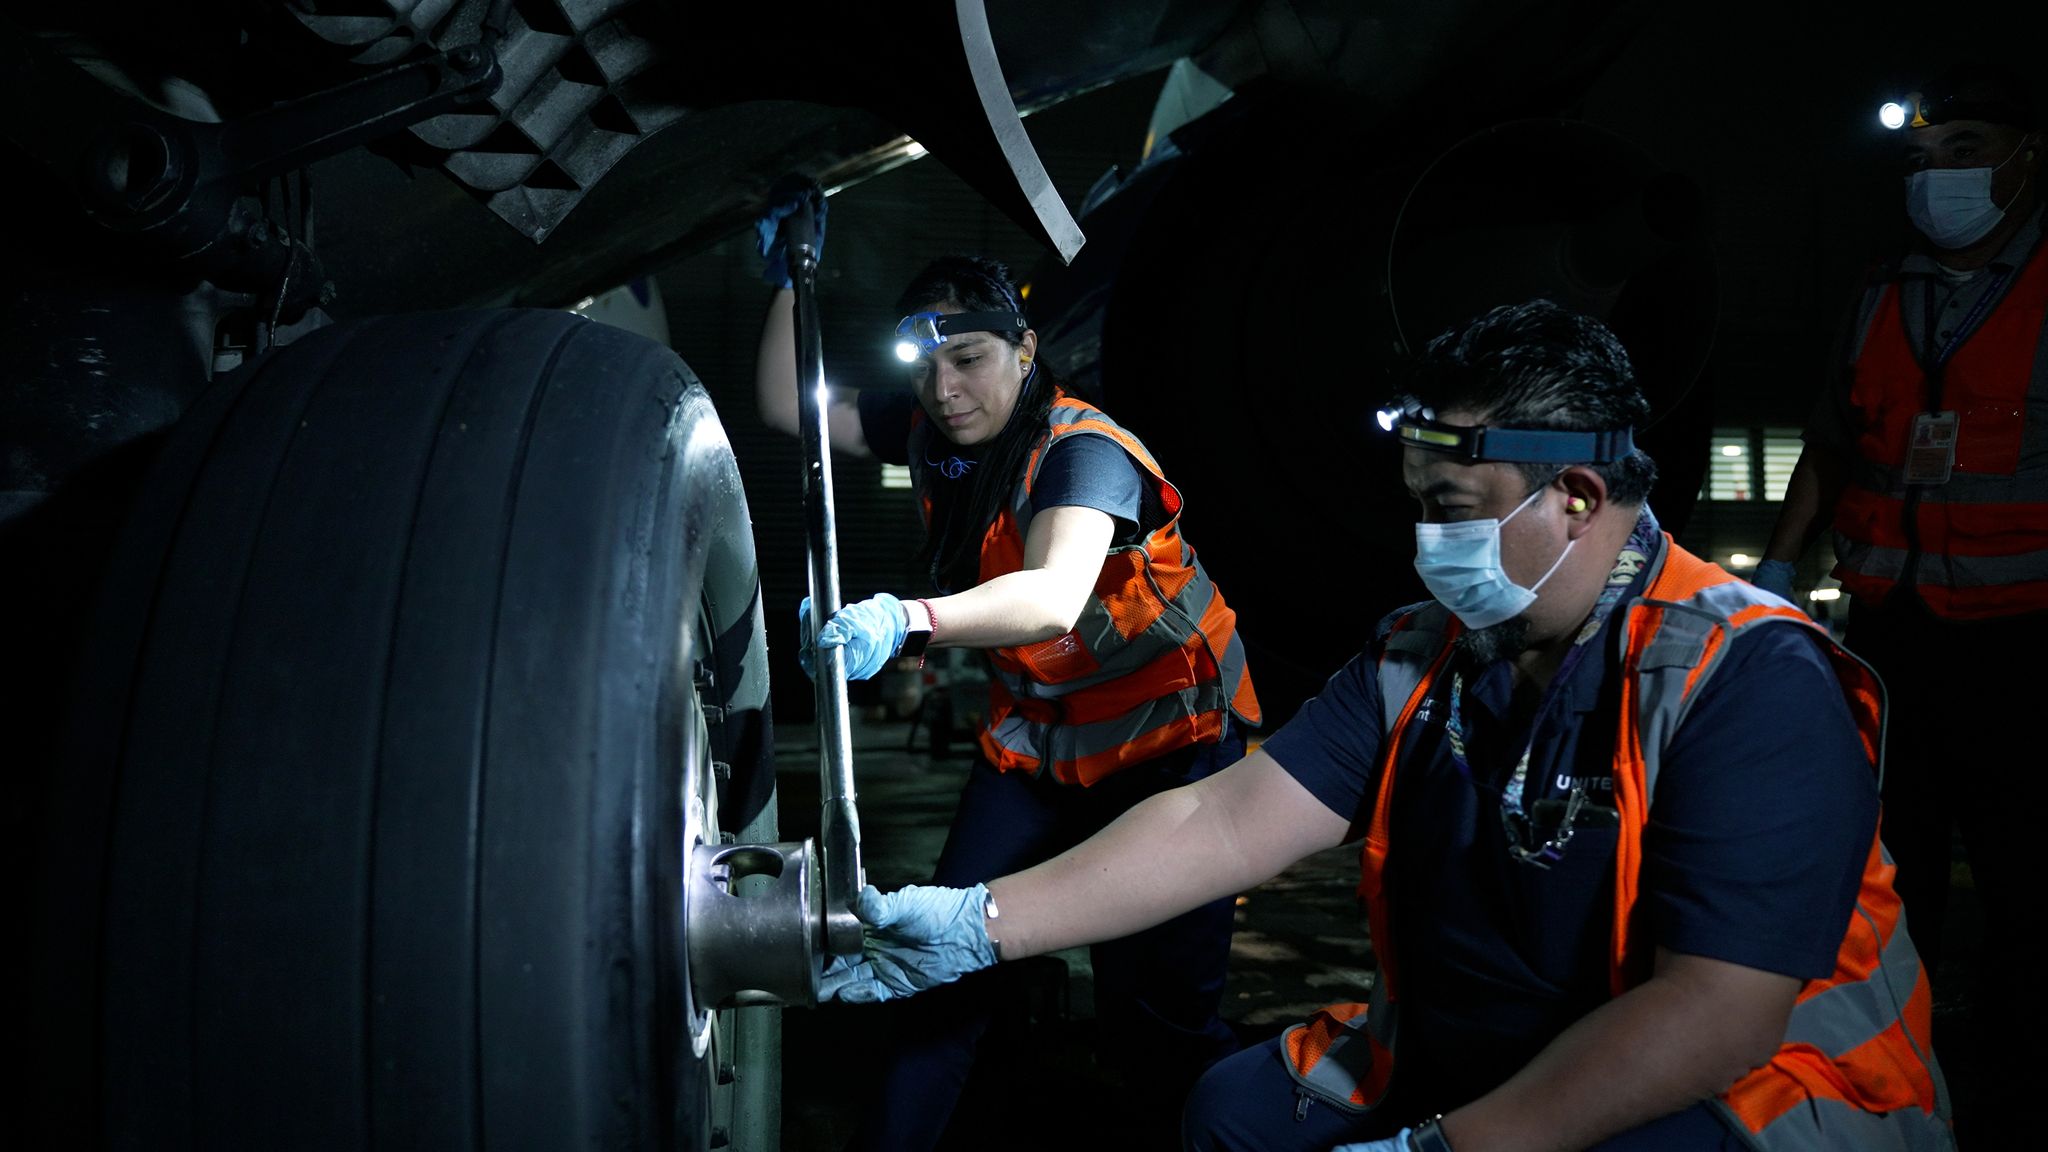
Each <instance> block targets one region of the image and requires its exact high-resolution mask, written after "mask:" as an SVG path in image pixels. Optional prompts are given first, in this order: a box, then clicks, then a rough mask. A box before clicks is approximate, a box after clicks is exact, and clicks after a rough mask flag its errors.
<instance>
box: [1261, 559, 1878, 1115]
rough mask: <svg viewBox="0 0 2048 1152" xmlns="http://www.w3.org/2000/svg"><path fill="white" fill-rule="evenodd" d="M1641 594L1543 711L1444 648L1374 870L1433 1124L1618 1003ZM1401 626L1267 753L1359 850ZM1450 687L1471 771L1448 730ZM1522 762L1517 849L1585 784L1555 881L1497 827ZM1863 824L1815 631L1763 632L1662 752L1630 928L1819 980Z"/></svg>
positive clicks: (1835, 941)
mask: <svg viewBox="0 0 2048 1152" xmlns="http://www.w3.org/2000/svg"><path fill="white" fill-rule="evenodd" d="M1660 546H1661V545H1660ZM1646 568H1647V566H1646ZM1638 583H1640V581H1638ZM1639 591H1640V589H1639V588H1631V589H1630V590H1629V591H1628V592H1627V593H1626V594H1625V596H1624V599H1623V601H1622V603H1621V604H1619V605H1618V606H1617V607H1616V608H1615V610H1614V611H1613V612H1612V613H1611V614H1610V615H1609V616H1608V617H1607V619H1606V621H1605V622H1604V623H1603V625H1602V626H1601V630H1600V632H1599V633H1598V634H1596V635H1595V637H1594V638H1593V639H1592V640H1590V641H1589V642H1588V643H1589V644H1590V645H1592V646H1591V647H1589V648H1587V649H1586V650H1585V652H1584V653H1583V655H1582V656H1581V657H1580V659H1579V660H1578V662H1577V663H1576V664H1575V665H1573V666H1571V667H1570V668H1569V669H1568V670H1567V671H1566V674H1565V675H1564V676H1562V677H1560V678H1559V679H1558V680H1557V681H1555V682H1553V683H1552V685H1551V686H1550V688H1549V690H1548V691H1547V692H1545V693H1543V694H1542V696H1541V698H1540V699H1536V698H1534V694H1533V693H1528V694H1527V696H1528V698H1525V699H1523V700H1521V701H1517V700H1515V699H1514V678H1513V669H1512V666H1511V665H1510V663H1509V662H1508V661H1504V660H1503V661H1497V662H1495V663H1494V664H1493V665H1492V666H1490V667H1474V666H1472V665H1473V661H1472V658H1471V657H1469V656H1467V655H1466V654H1464V653H1458V654H1455V655H1454V656H1453V657H1452V659H1451V661H1450V663H1449V664H1447V665H1446V668H1445V670H1444V673H1443V674H1442V675H1441V676H1440V677H1439V678H1438V679H1437V680H1436V682H1435V684H1434V685H1433V687H1432V690H1431V694H1430V697H1429V698H1428V699H1427V700H1426V701H1424V702H1423V704H1421V705H1420V706H1418V708H1417V712H1416V717H1415V719H1414V720H1412V721H1411V723H1410V731H1409V734H1408V736H1407V738H1406V739H1405V741H1404V753H1403V757H1402V763H1401V766H1400V769H1399V772H1398V774H1397V775H1396V778H1395V793H1394V798H1393V810H1392V815H1391V819H1392V827H1391V831H1390V836H1391V850H1390V854H1389V857H1388V871H1387V891H1388V899H1389V900H1390V901H1391V903H1390V905H1389V913H1390V916H1391V919H1392V923H1391V926H1390V929H1389V931H1390V932H1391V933H1392V935H1393V937H1394V940H1395V944H1394V947H1395V950H1396V955H1397V957H1398V960H1397V963H1398V964H1399V967H1400V981H1401V983H1400V988H1399V993H1400V997H1401V1023H1400V1028H1401V1040H1400V1046H1401V1062H1402V1066H1403V1077H1404V1080H1405V1081H1406V1082H1407V1083H1408V1085H1409V1086H1410V1087H1421V1085H1419V1084H1418V1083H1417V1078H1418V1077H1420V1078H1422V1079H1423V1080H1424V1081H1425V1082H1426V1083H1428V1084H1429V1085H1430V1086H1429V1087H1427V1088H1422V1090H1423V1091H1424V1092H1425V1093H1426V1094H1427V1095H1431V1096H1437V1097H1439V1098H1441V1099H1443V1100H1446V1101H1448V1103H1446V1104H1444V1105H1443V1106H1444V1107H1446V1108H1448V1107H1451V1106H1455V1105H1456V1104H1457V1103H1462V1102H1464V1101H1466V1100H1469V1099H1472V1098H1474V1097H1476V1096H1479V1095H1482V1094H1484V1093H1485V1092H1487V1091H1489V1090H1491V1089H1492V1088H1494V1087H1495V1086H1497V1085H1498V1084H1500V1083H1501V1082H1502V1081H1504V1080H1506V1079H1507V1078H1508V1077H1509V1076H1510V1075H1512V1074H1514V1073H1515V1072H1516V1071H1518V1070H1519V1069H1520V1068H1521V1067H1522V1066H1523V1065H1525V1064H1527V1063H1528V1062H1529V1060H1530V1059H1531V1058H1532V1057H1534V1056H1535V1055H1536V1053H1537V1052H1538V1051H1540V1050H1541V1049H1542V1048H1543V1047H1544V1046H1545V1045H1547V1044H1548V1043H1550V1041H1551V1040H1552V1039H1554V1038H1555V1037H1556V1036H1557V1034H1558V1033H1559V1032H1562V1031H1563V1030H1564V1029H1565V1028H1566V1027H1567V1026H1569V1025H1570V1024H1571V1023H1572V1022H1573V1021H1575V1020H1577V1019H1579V1018H1580V1017H1582V1016H1584V1015H1586V1014H1587V1013H1588V1012H1591V1011H1592V1010H1593V1009H1595V1008H1597V1007H1599V1006H1600V1005H1601V1004H1602V1003H1604V1002H1606V1001H1607V1000H1608V999H1609V993H1608V951H1609V945H1608V940H1609V927H1610V925H1611V923H1612V921H1613V910H1614V850H1615V844H1616V839H1617V836H1618V834H1619V833H1618V821H1617V820H1616V818H1615V814H1614V812H1613V804H1614V799H1613V779H1612V777H1613V760H1614V744H1615V738H1616V725H1617V718H1618V715H1619V703H1620V687H1621V683H1620V681H1621V677H1620V675H1619V671H1620V667H1621V656H1620V653H1619V651H1618V645H1619V636H1618V635H1617V628H1618V623H1619V621H1621V620H1622V619H1624V617H1625V615H1626V610H1627V601H1628V600H1629V599H1633V598H1634V596H1635V595H1637V594H1638V593H1639ZM1398 615H1400V614H1399V613H1397V614H1396V616H1398ZM1394 619H1395V617H1393V616H1390V617H1388V618H1387V620H1385V621H1382V622H1381V625H1380V627H1379V629H1378V630H1377V634H1376V636H1375V639H1374V641H1373V643H1372V646H1371V647H1370V648H1368V649H1367V650H1366V651H1365V652H1364V653H1361V654H1360V655H1359V656H1357V657H1356V658H1354V659H1353V660H1352V661H1351V662H1350V663H1349V664H1347V665H1346V666H1345V667H1344V668H1342V669H1341V670H1339V671H1338V672H1337V674H1336V675H1334V676H1332V677H1331V678H1330V681H1329V683H1328V684H1327V685H1326V686H1325V687H1324V689H1323V691H1322V692H1321V693H1320V694H1319V695H1318V696H1316V697H1315V698H1314V699H1312V700H1310V701H1309V702H1308V703H1306V704H1305V705H1303V706H1302V708H1301V710H1300V712H1298V713H1297V714H1296V715H1295V717H1294V718H1293V719H1292V720H1291V721H1290V722H1289V723H1288V724H1287V725H1286V726H1285V727H1283V728H1282V729H1281V730H1280V731H1278V732H1276V733H1275V734H1274V735H1273V736H1272V738H1270V739H1269V740H1267V741H1266V742H1265V744H1264V750H1265V751H1266V752H1267V753H1268V754H1269V755H1271V756H1272V757H1273V758H1274V759H1275V760H1276V761H1278V762H1279V763H1280V764H1281V765H1282V767H1284V768H1285V769H1286V770H1287V772H1288V773H1289V774H1290V775H1292V776H1293V777H1294V778H1295V779H1296V780H1298V781H1300V782H1301V784H1302V785H1303V786H1304V787H1306V788H1307V789H1308V790H1309V791H1310V792H1311V793H1312V794H1314V795H1315V797H1316V798H1317V799H1318V800H1320V801H1322V803H1323V804H1324V805H1325V806H1327V807H1328V808H1329V809H1330V810H1331V811H1333V812H1336V813H1339V814H1340V815H1342V816H1344V817H1345V818H1346V819H1348V820H1350V821H1351V822H1352V830H1353V833H1354V835H1355V836H1362V835H1363V833H1364V831H1365V827H1366V824H1367V822H1368V821H1369V820H1370V819H1371V816H1372V807H1371V806H1372V798H1373V791H1374V789H1373V785H1374V782H1375V779H1376V777H1377V774H1378V772H1379V768H1380V765H1379V760H1380V757H1381V752H1382V731H1381V728H1382V713H1381V704H1380V692H1379V683H1378V676H1377V665H1378V658H1379V655H1380V652H1381V650H1382V645H1383V644H1384V642H1385V639H1386V635H1387V632H1388V630H1389V628H1390V626H1391V623H1392V621H1393V620H1394ZM1454 671H1455V672H1458V673H1461V674H1462V680H1463V686H1464V692H1463V695H1462V697H1461V698H1460V699H1459V700H1458V705H1459V706H1458V709H1457V712H1458V715H1457V720H1458V723H1459V726H1460V728H1461V729H1462V734H1463V747H1464V753H1465V756H1464V761H1465V763H1464V765H1462V766H1461V764H1460V763H1459V758H1458V757H1456V756H1454V755H1453V754H1452V748H1451V741H1450V739H1449V736H1448V733H1449V723H1450V721H1451V718H1452V708H1451V704H1452V698H1451V697H1452V691H1453V687H1454V676H1453V675H1452V673H1453V672H1454ZM1525 749H1527V750H1529V766H1528V769H1527V771H1526V774H1525V777H1524V778H1525V787H1524V793H1523V796H1522V809H1523V810H1524V811H1525V812H1530V813H1532V814H1533V815H1534V816H1535V817H1536V819H1535V827H1536V830H1535V832H1534V834H1533V835H1531V836H1530V837H1528V838H1527V839H1525V840H1523V841H1522V843H1524V845H1525V846H1528V847H1535V846H1536V845H1537V844H1539V843H1541V842H1542V841H1543V840H1544V839H1547V838H1548V836H1549V834H1550V833H1552V832H1554V831H1555V829H1556V825H1557V820H1556V818H1555V815H1556V813H1555V808H1556V807H1557V806H1558V804H1559V802H1561V801H1563V800H1564V798H1565V797H1566V796H1567V795H1568V794H1569V792H1570V791H1571V786H1572V784H1573V782H1574V779H1575V778H1578V779H1580V780H1582V781H1583V783H1584V784H1585V785H1586V793H1587V797H1588V803H1587V806H1586V807H1585V808H1583V809H1582V810H1581V818H1580V820H1579V821H1578V822H1577V825H1576V828H1575V831H1574V833H1573V836H1572V838H1571V840H1570V841H1569V842H1568V843H1567V844H1566V845H1565V847H1564V849H1563V856H1562V858H1561V859H1559V860H1557V861H1556V862H1555V863H1554V864H1553V865H1552V866H1551V867H1550V868H1548V869H1543V868H1538V867H1536V866H1534V865H1532V864H1528V863H1525V862H1522V861H1520V860H1517V859H1515V858H1514V857H1513V856H1512V855H1511V854H1510V852H1509V851H1508V847H1507V845H1508V834H1507V831H1506V830H1505V829H1504V827H1503V822H1502V818H1501V810H1502V795H1503V790H1504V789H1505V788H1506V787H1507V784H1508V781H1509V780H1510V779H1511V778H1512V776H1513V774H1514V770H1515V766H1516V765H1517V763H1518V762H1519V761H1520V760H1521V758H1522V755H1523V752H1524V750H1525ZM1876 825H1877V783H1876V779H1875V776H1874V773H1873V772H1872V771H1871V769H1870V766H1869V763H1868V762H1867V761H1866V760H1865V759H1864V757H1863V751H1862V744H1861V742H1860V739H1859V737H1858V735H1857V733H1856V730H1855V725H1854V722H1853V720H1852V719H1851V718H1850V715H1849V711H1848V707H1847V705H1846V704H1845V703H1844V701H1843V699H1842V692H1841V688H1840V686H1839V684H1838V682H1837V680H1836V679H1835V676H1834V673H1833V671H1832V669H1831V668H1830V666H1829V663H1828V658H1827V657H1826V655H1825V654H1824V653H1823V652H1822V650H1821V648H1820V645H1819V642H1818V638H1817V637H1816V636H1814V635H1812V634H1810V633H1809V632H1808V630H1807V629H1804V628H1800V627H1797V626H1791V625H1771V626H1766V627H1760V628H1754V629H1752V630H1750V631H1748V632H1746V633H1744V634H1743V635H1742V636H1741V637H1740V638H1738V639H1737V640H1736V641H1734V642H1733V643H1731V645H1730V647H1729V650H1728V651H1727V653H1726V654H1725V656H1724V657H1723V663H1722V665H1721V667H1720V668H1719V669H1717V670H1716V672H1715V674H1714V675H1713V677H1711V678H1710V679H1709V680H1708V681H1707V682H1706V684H1705V685H1704V686H1702V688H1701V689H1700V690H1699V693H1698V695H1697V697H1696V698H1695V700H1694V703H1693V705H1692V707H1691V710H1690V712H1689V713H1688V714H1687V715H1686V717H1685V720H1684V722H1683V723H1682V724H1681V726H1680V727H1679V729H1678V731H1677V733H1676V735H1675V737H1674V738H1673V740H1672V743H1671V746H1670V748H1669V750H1668V751H1667V752H1666V754H1665V760H1664V766H1663V768H1662V771H1661V773H1660V775H1659V778H1658V782H1657V792H1656V795H1655V797H1654V800H1653V803H1652V806H1651V811H1650V821H1649V825H1648V827H1647V828H1646V829H1645V830H1644V835H1643V865H1642V873H1641V876H1640V881H1639V900H1640V905H1639V912H1640V914H1641V916H1642V920H1641V926H1642V929H1643V930H1645V931H1647V932H1648V933H1649V937H1650V940H1651V942H1654V943H1655V944H1658V945H1661V946H1663V947H1665V948H1669V949H1671V950H1673V951H1675V952H1681V953H1687V954H1692V955H1699V956H1707V957H1711V958H1714V959H1718V960H1724V961H1728V962H1730V963H1734V964H1741V965H1744V966H1747V967H1751V968H1758V969H1763V970H1765V971H1770V972H1777V973H1782V974H1784V975H1788V976H1793V977H1796V978H1799V979H1802V980H1804V979H1812V978H1817V977H1822V976H1826V975H1828V974H1829V973H1831V972H1833V971H1834V959H1835V953H1836V951H1837V950H1838V949H1839V947H1840V945H1841V940H1842V937H1843V934H1844V932H1845V931H1846V930H1847V927H1848V923H1849V916H1850V915H1851V912H1852V910H1853V908H1854V906H1855V901H1856V893H1857V890H1858V887H1859V884H1860V879H1861V875H1862V869H1863V863H1864V860H1865V857H1866V855H1867V854H1868V852H1869V849H1870V840H1871V836H1872V834H1873V833H1874V831H1875V829H1876Z"/></svg>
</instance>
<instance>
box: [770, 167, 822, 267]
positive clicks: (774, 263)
mask: <svg viewBox="0 0 2048 1152" xmlns="http://www.w3.org/2000/svg"><path fill="white" fill-rule="evenodd" d="M805 204H809V205H810V206H811V219H812V221H813V222H814V224H813V226H814V227H815V229H816V235H815V238H814V239H813V240H812V242H811V243H812V247H813V248H814V249H816V252H817V254H818V255H820V256H823V255H824V252H825V191H824V189H822V188H819V187H818V185H817V183H816V182H814V181H812V180H811V179H809V178H808V177H803V176H797V175H794V174H792V175H789V176H784V177H782V178H781V179H780V180H777V181H776V182H775V184H774V186H773V187H771V188H769V189H768V207H767V209H766V210H765V211H763V212H762V213H761V218H760V219H758V220H756V221H754V236H755V244H756V247H758V248H759V249H760V252H761V260H762V264H761V279H763V280H765V281H767V282H768V286H769V287H771V288H788V287H791V284H790V280H789V253H788V252H786V251H784V247H783V243H782V222H783V221H784V220H785V219H787V218H788V217H789V214H790V213H792V212H795V211H796V210H797V209H798V208H800V207H802V206H803V205H805Z"/></svg>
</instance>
